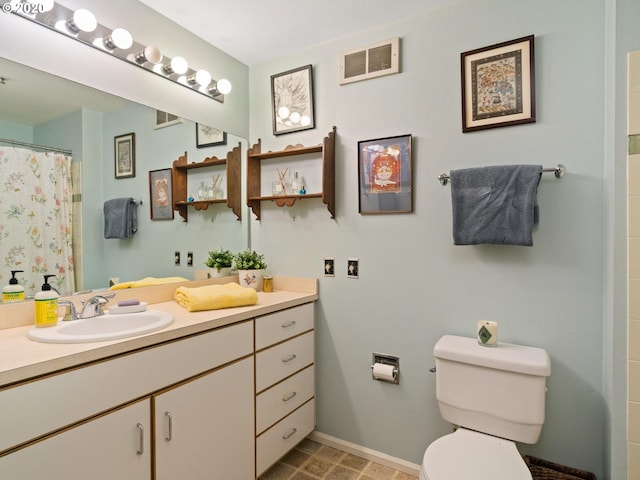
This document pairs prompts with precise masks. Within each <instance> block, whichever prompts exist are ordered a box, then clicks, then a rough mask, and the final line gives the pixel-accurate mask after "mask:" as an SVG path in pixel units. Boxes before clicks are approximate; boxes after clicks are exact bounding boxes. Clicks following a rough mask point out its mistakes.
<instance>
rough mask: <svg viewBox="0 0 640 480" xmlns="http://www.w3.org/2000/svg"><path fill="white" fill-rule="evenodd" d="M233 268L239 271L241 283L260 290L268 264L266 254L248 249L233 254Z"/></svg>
mask: <svg viewBox="0 0 640 480" xmlns="http://www.w3.org/2000/svg"><path fill="white" fill-rule="evenodd" d="M233 268H234V270H237V271H238V282H239V283H240V285H242V286H243V287H251V288H253V289H255V290H258V287H259V286H260V285H261V283H262V276H263V275H264V271H265V270H266V268H267V264H266V263H265V261H264V255H262V254H259V253H257V252H255V251H253V250H250V249H246V250H243V251H242V252H239V253H236V254H235V255H234V256H233Z"/></svg>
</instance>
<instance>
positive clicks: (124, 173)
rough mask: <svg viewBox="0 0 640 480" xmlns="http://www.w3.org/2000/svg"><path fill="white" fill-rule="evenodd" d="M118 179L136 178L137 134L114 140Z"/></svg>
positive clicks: (128, 134)
mask: <svg viewBox="0 0 640 480" xmlns="http://www.w3.org/2000/svg"><path fill="white" fill-rule="evenodd" d="M113 143H114V145H113V147H114V148H113V151H114V165H115V176H116V178H128V177H135V176H136V134H135V133H127V134H125V135H120V136H117V137H114V139H113Z"/></svg>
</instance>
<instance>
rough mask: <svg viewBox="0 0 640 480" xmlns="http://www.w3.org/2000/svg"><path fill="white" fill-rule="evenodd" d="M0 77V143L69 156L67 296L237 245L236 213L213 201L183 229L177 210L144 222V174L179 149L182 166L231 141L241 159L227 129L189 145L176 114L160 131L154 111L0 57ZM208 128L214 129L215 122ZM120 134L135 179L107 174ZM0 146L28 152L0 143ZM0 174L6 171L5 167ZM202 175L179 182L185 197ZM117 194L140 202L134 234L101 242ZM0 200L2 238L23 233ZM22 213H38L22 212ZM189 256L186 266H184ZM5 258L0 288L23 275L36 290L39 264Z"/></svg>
mask: <svg viewBox="0 0 640 480" xmlns="http://www.w3.org/2000/svg"><path fill="white" fill-rule="evenodd" d="M0 77H5V78H6V81H5V84H4V85H0V98H1V99H2V101H0V138H2V139H6V140H17V141H20V142H23V143H26V144H35V145H42V146H51V147H60V148H63V149H68V150H71V157H72V158H73V160H72V164H73V165H74V167H73V170H74V172H75V173H76V175H77V177H76V179H75V183H76V186H75V187H74V193H76V195H75V197H74V207H73V208H74V211H75V213H74V214H75V215H76V218H77V222H74V231H75V233H74V242H73V243H74V248H75V249H76V251H75V253H74V266H73V268H74V269H76V270H77V272H76V275H75V276H76V278H77V280H78V283H77V284H76V286H75V291H78V290H85V289H99V288H103V287H106V286H107V285H108V282H109V279H112V278H116V279H119V280H120V281H122V282H124V281H132V280H137V279H140V278H143V277H147V276H153V277H169V276H180V277H184V278H193V277H194V272H195V269H204V268H206V267H205V266H204V261H205V260H206V256H207V253H208V251H210V250H213V249H217V248H220V247H224V248H227V249H230V250H232V251H239V250H241V249H244V248H246V246H247V244H248V240H247V228H246V225H247V219H246V218H244V217H246V215H244V212H243V219H242V221H238V219H237V217H236V216H235V215H234V214H233V212H232V211H231V210H230V209H228V208H226V206H225V205H224V204H215V205H212V206H211V207H210V208H208V209H207V210H206V211H199V212H196V211H190V213H189V222H188V223H187V222H183V220H182V218H181V217H180V216H179V215H177V214H176V215H175V216H174V218H173V219H164V220H158V219H152V218H151V214H150V206H151V205H150V183H149V172H150V171H156V170H162V169H168V168H170V167H171V165H172V162H173V160H175V159H177V158H178V156H180V155H182V154H184V153H185V151H186V152H187V153H188V158H189V161H190V162H199V161H202V160H204V158H206V157H210V156H216V157H218V158H224V157H225V156H226V152H227V151H229V150H231V149H232V148H234V147H235V146H237V145H238V144H240V145H241V148H242V155H244V154H245V152H246V148H247V141H246V139H243V138H241V137H238V136H236V135H234V134H232V133H231V132H227V135H226V144H224V145H220V144H218V145H212V146H208V147H204V148H198V145H197V143H196V123H195V122H194V121H191V120H189V119H185V118H182V117H178V119H177V120H176V121H172V122H169V124H168V125H165V126H163V125H157V122H156V121H155V118H156V114H157V110H158V106H155V107H156V108H151V107H149V106H145V105H142V104H140V103H135V102H133V101H130V100H125V99H123V98H119V97H115V96H113V95H110V94H106V93H104V92H101V91H99V90H95V89H93V88H90V87H88V86H86V85H81V84H78V83H74V82H71V81H69V80H66V79H63V78H60V77H57V76H54V75H51V74H48V73H44V72H42V71H39V70H37V69H34V68H31V67H26V66H24V65H21V64H20V63H17V62H15V61H11V60H7V59H4V58H0ZM167 83H168V82H167ZM168 113H173V112H170V111H169V112H168ZM212 126H213V127H218V128H220V129H221V130H224V126H222V125H212ZM129 133H134V134H135V175H133V176H131V175H128V176H121V177H120V178H116V174H115V151H114V149H115V142H114V140H115V138H116V137H119V136H122V135H126V134H129ZM216 143H217V142H216ZM0 148H4V149H8V148H30V147H28V146H27V147H23V146H21V147H17V146H16V147H12V146H11V145H10V143H8V142H1V143H0ZM33 150H34V151H39V152H40V151H42V149H39V148H35V147H34V148H33ZM242 163H243V164H244V162H242ZM2 168H3V169H7V168H8V164H3V166H2ZM9 169H10V168H9ZM206 170H207V169H198V170H197V171H194V172H197V173H195V174H194V175H192V176H190V177H189V185H188V190H189V193H190V194H191V193H193V195H194V196H195V195H196V193H195V192H197V188H198V186H199V184H200V183H201V182H209V178H210V177H212V176H214V175H218V173H219V172H207V171H206ZM0 187H2V188H5V187H6V188H8V187H7V186H6V185H4V186H0ZM3 192H4V193H3ZM121 197H133V198H135V199H136V200H139V201H142V205H140V206H139V207H138V209H137V212H138V231H137V232H136V233H135V234H134V235H133V236H132V237H131V238H128V239H105V238H104V216H103V205H104V202H105V201H106V200H109V199H113V198H121ZM7 198H8V193H7V192H6V191H5V190H3V189H1V188H0V207H1V208H0V211H1V213H0V228H3V229H4V230H5V233H6V232H7V231H8V230H9V229H11V230H12V231H14V230H19V229H21V228H24V227H23V226H21V225H20V223H19V222H17V221H16V219H15V218H13V219H12V218H9V217H8V216H7V214H6V212H9V211H10V209H11V205H10V203H11V202H9V201H7ZM243 198H244V194H243ZM30 213H33V214H37V213H38V212H25V214H30ZM44 214H45V215H46V212H44ZM32 237H33V236H32ZM30 238H31V237H30ZM52 248H53V246H52ZM175 252H180V254H181V259H180V265H176V264H175V261H176V259H175ZM189 254H192V258H193V265H188V263H187V262H188V257H189ZM9 255H10V254H8V253H7V252H4V253H3V254H2V255H1V256H0V261H2V269H1V270H0V279H1V280H2V282H4V283H3V284H7V283H8V279H9V278H10V270H13V269H17V270H24V271H25V272H29V274H30V275H29V278H28V279H27V282H26V283H25V288H27V293H29V291H28V290H29V288H30V287H35V289H36V290H39V288H40V284H41V283H42V281H41V280H42V276H41V275H43V274H44V273H45V272H44V271H42V266H41V265H37V264H36V263H35V262H33V261H32V260H26V259H25V261H24V262H23V263H22V264H20V265H11V259H10V258H8V256H9ZM57 268H58V267H57V266H55V265H50V266H48V271H47V272H46V273H49V274H57V273H59V272H58V271H56V269H57ZM67 273H68V272H67ZM31 274H34V275H35V276H34V275H31ZM65 293H70V292H65Z"/></svg>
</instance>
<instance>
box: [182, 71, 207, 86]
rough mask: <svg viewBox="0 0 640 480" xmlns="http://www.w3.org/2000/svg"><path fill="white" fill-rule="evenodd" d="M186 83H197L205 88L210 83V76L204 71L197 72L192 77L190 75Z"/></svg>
mask: <svg viewBox="0 0 640 480" xmlns="http://www.w3.org/2000/svg"><path fill="white" fill-rule="evenodd" d="M187 82H189V84H191V85H195V84H196V83H197V84H198V85H201V86H203V87H206V86H207V85H209V84H210V83H211V74H210V73H209V72H207V71H206V70H198V71H197V72H196V73H195V74H194V75H190V76H189V78H187Z"/></svg>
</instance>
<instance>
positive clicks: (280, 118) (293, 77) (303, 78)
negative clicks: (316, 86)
mask: <svg viewBox="0 0 640 480" xmlns="http://www.w3.org/2000/svg"><path fill="white" fill-rule="evenodd" d="M271 105H272V107H273V112H272V113H273V134H274V135H282V134H283V133H291V132H297V131H300V130H308V129H310V128H314V127H315V118H314V115H313V79H312V68H311V65H305V66H304V67H299V68H294V69H293V70H288V71H286V72H282V73H278V74H276V75H271Z"/></svg>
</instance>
